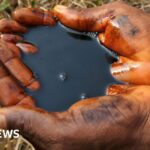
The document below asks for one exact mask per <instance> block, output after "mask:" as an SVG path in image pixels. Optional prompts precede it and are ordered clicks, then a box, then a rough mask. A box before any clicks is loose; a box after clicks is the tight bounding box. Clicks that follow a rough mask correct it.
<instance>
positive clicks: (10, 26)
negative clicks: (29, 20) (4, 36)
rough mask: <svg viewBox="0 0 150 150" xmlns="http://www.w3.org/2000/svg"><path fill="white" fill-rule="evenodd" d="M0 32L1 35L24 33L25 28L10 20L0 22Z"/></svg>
mask: <svg viewBox="0 0 150 150" xmlns="http://www.w3.org/2000/svg"><path fill="white" fill-rule="evenodd" d="M0 32H2V33H25V32H27V28H26V27H24V26H22V25H20V24H19V23H18V22H16V21H14V20H11V19H6V18H4V19H1V20H0Z"/></svg>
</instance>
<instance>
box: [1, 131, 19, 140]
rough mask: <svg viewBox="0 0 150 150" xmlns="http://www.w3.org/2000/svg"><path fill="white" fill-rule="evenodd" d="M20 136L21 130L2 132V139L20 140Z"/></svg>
mask: <svg viewBox="0 0 150 150" xmlns="http://www.w3.org/2000/svg"><path fill="white" fill-rule="evenodd" d="M19 136H20V134H19V130H17V129H16V130H0V138H14V139H18V138H19Z"/></svg>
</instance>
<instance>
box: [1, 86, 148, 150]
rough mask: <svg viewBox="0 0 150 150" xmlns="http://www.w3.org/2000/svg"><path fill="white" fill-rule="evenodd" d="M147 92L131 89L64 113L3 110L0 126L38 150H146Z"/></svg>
mask: <svg viewBox="0 0 150 150" xmlns="http://www.w3.org/2000/svg"><path fill="white" fill-rule="evenodd" d="M149 90H150V87H149V86H138V87H134V86H131V87H128V88H127V90H126V92H124V93H122V94H116V95H115V96H104V97H97V98H91V99H86V100H84V101H83V100H82V101H79V102H78V103H76V104H74V105H73V106H71V107H70V108H69V109H68V110H67V111H65V112H55V113H54V112H51V113H47V112H46V111H43V110H41V109H38V108H33V107H31V106H27V105H26V106H16V107H10V108H9V109H6V108H4V109H1V110H0V116H3V117H4V118H5V119H6V120H7V122H5V123H4V122H3V123H2V121H3V120H2V119H1V120H0V121H1V122H0V124H7V128H9V129H15V128H18V129H20V131H21V134H22V135H24V136H25V137H26V138H27V139H29V140H30V141H31V142H32V143H33V144H34V145H35V147H36V148H37V149H39V150H47V147H48V148H49V149H50V150H57V149H59V150H83V149H86V150H91V149H93V150H103V149H106V150H113V149H115V150H116V149H117V150H120V149H121V150H122V149H125V150H135V149H137V150H141V149H142V148H143V147H144V148H145V149H146V150H148V149H149V141H150V139H149V125H150V122H149V114H150V113H149V112H150V102H149V98H150V95H149ZM139 95H142V97H143V99H141V97H140V96H139ZM37 124H38V126H37ZM39 126H40V130H39ZM0 127H1V126H0ZM29 131H30V132H29ZM49 149H48V150H49Z"/></svg>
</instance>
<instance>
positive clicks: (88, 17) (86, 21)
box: [53, 3, 114, 32]
mask: <svg viewBox="0 0 150 150" xmlns="http://www.w3.org/2000/svg"><path fill="white" fill-rule="evenodd" d="M113 5H114V4H113V3H112V4H111V6H110V4H107V5H103V6H101V7H96V8H86V9H75V8H68V7H66V6H63V5H57V6H55V7H54V10H53V12H54V15H55V16H56V17H57V18H58V20H60V22H61V23H63V24H64V25H65V26H68V27H70V28H73V29H76V30H80V31H91V32H100V31H104V30H105V28H106V25H107V22H108V21H109V20H110V19H111V18H112V17H113V16H114V10H113ZM110 7H111V9H110Z"/></svg>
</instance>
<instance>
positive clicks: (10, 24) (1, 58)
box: [0, 8, 55, 106]
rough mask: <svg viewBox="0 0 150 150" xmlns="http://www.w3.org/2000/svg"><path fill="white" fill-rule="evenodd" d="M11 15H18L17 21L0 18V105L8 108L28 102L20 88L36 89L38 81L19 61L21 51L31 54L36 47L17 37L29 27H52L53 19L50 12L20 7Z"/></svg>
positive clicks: (30, 99) (28, 98)
mask: <svg viewBox="0 0 150 150" xmlns="http://www.w3.org/2000/svg"><path fill="white" fill-rule="evenodd" d="M17 12H18V13H15V12H14V16H16V15H17V14H19V15H21V19H20V20H23V22H22V23H23V24H21V23H19V22H20V21H19V20H18V21H15V20H13V19H8V18H3V19H1V20H0V32H1V34H0V105H1V106H10V105H15V104H18V103H25V101H26V103H31V104H33V102H32V98H31V97H29V96H27V95H26V93H25V92H24V90H23V89H22V87H21V86H20V84H21V85H22V86H24V87H25V88H29V89H31V90H37V89H39V87H40V84H39V82H38V81H37V80H36V78H35V77H34V74H33V73H32V71H31V70H30V69H29V68H28V67H27V66H26V65H25V64H24V63H23V61H22V60H21V52H20V50H22V51H23V52H25V53H29V54H32V53H35V52H36V51H37V47H36V46H34V45H33V44H31V43H28V42H26V41H23V38H22V36H21V34H23V33H25V32H27V27H28V26H31V25H50V26H52V25H54V24H55V20H54V18H53V16H52V14H51V12H48V11H43V10H41V9H32V8H22V9H21V12H20V10H17Z"/></svg>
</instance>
